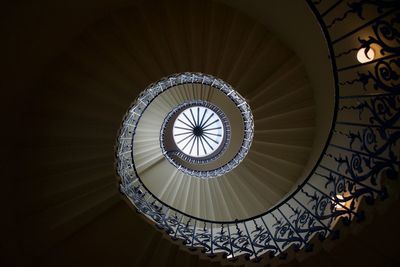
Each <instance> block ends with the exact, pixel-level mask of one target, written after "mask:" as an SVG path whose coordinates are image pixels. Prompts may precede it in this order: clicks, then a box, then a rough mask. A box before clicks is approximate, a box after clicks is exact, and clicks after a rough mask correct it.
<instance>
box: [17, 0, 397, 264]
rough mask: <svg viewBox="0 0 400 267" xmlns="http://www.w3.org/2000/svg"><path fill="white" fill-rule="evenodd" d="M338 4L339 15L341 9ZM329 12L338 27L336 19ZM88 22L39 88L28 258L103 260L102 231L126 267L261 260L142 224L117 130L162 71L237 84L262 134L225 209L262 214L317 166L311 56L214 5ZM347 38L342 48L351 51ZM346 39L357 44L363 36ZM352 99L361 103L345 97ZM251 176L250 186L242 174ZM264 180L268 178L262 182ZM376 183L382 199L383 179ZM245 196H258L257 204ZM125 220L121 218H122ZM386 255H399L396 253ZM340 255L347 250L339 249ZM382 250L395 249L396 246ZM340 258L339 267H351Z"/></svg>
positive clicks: (159, 8) (27, 208) (171, 5)
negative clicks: (120, 162)
mask: <svg viewBox="0 0 400 267" xmlns="http://www.w3.org/2000/svg"><path fill="white" fill-rule="evenodd" d="M345 2H346V1H345ZM319 7H320V8H321V10H320V11H321V13H323V10H328V9H329V4H327V3H326V2H325V3H322V4H321V5H320V6H319ZM336 8H337V9H339V11H337V13H338V14H342V13H344V12H340V10H342V9H343V10H346V5H345V4H343V5H339V6H338V7H336ZM394 9H395V8H394ZM149 10H151V12H150V11H149ZM199 10H201V12H199ZM332 10H333V12H332V13H333V14H336V13H335V12H336V11H335V8H334V9H332ZM395 10H396V9H395ZM385 11H386V10H385ZM332 13H331V14H332ZM310 14H311V13H310ZM393 14H396V11H395V12H394V13H393ZM329 16H330V15H329ZM329 16H328V17H327V18H326V23H327V24H328V22H330V21H332V20H331V17H329ZM332 18H334V16H333V15H332ZM355 20H356V19H355ZM89 26H90V27H89V28H87V29H86V30H85V31H84V32H83V34H80V35H79V37H77V39H76V40H74V41H73V42H72V43H71V44H70V45H69V48H68V49H66V50H65V51H64V54H62V55H61V57H59V58H58V59H57V61H55V62H53V64H52V65H51V68H50V69H51V71H48V73H47V74H49V73H50V75H47V76H46V77H45V78H43V79H42V81H41V82H40V83H39V85H38V88H44V89H43V90H38V91H37V92H35V94H32V98H31V99H30V100H29V102H30V103H29V106H31V107H34V109H32V110H34V112H33V114H29V117H30V118H31V119H30V120H29V121H27V122H26V127H28V128H29V129H32V132H31V133H30V134H29V136H27V137H26V138H27V140H28V142H27V143H28V145H27V146H26V147H24V150H23V151H24V154H25V158H26V159H25V161H26V168H25V169H24V170H21V172H22V174H23V175H21V177H23V178H21V179H19V184H18V188H21V189H20V190H21V193H22V195H23V196H24V198H26V199H28V200H29V201H26V202H24V203H23V205H21V207H20V208H18V218H19V220H20V222H19V223H18V232H19V233H20V234H21V236H22V238H21V240H19V241H18V243H19V245H20V246H21V247H24V248H25V247H26V248H32V249H31V251H29V250H28V249H26V250H25V251H24V252H23V255H33V256H31V258H29V257H26V258H24V257H20V258H19V259H18V262H19V263H20V265H23V266H24V265H29V264H28V262H29V261H33V262H35V264H36V265H44V266H46V265H50V266H51V265H53V266H54V264H55V263H59V262H58V259H59V258H62V257H65V254H64V252H65V253H70V256H71V257H70V258H69V259H68V260H66V261H65V265H67V266H68V265H69V266H79V265H85V264H86V266H87V265H88V264H89V263H91V260H85V261H86V262H85V263H83V262H84V261H80V260H81V259H80V258H78V257H77V256H76V257H75V256H74V253H76V251H77V250H82V251H85V250H87V255H91V256H92V257H93V261H94V262H96V259H94V258H95V256H96V255H95V254H96V253H94V252H91V251H90V249H87V248H88V247H91V246H95V245H94V243H96V242H97V243H102V242H104V241H103V240H102V237H101V236H102V235H104V236H105V237H107V238H109V240H113V238H114V239H115V237H117V238H118V240H119V241H120V242H121V243H119V245H117V244H116V243H118V242H119V241H116V242H115V240H114V242H110V247H112V246H114V245H115V246H120V247H119V249H120V250H119V251H123V252H121V253H119V252H116V251H111V250H109V249H108V248H106V246H104V251H103V253H102V254H103V255H102V256H99V255H97V257H99V258H98V260H99V261H101V260H100V259H103V261H102V262H101V263H100V265H101V264H103V265H113V264H117V265H121V266H122V265H124V264H127V262H129V263H128V264H127V265H128V266H130V264H133V265H136V266H154V265H158V266H161V265H166V266H194V265H196V264H198V265H206V266H220V265H230V264H236V265H241V264H251V262H249V263H247V261H245V260H244V259H242V258H239V259H238V261H237V262H236V263H235V262H229V261H228V262H227V261H226V260H224V259H222V257H221V256H220V255H219V256H217V257H216V258H215V259H214V260H213V258H207V257H206V256H204V255H198V254H200V253H192V254H190V253H188V252H187V249H186V248H185V247H184V246H182V245H181V244H178V245H177V243H171V242H170V240H167V239H166V238H165V235H162V234H161V233H160V232H157V231H154V227H152V226H151V225H150V224H147V222H142V221H139V220H137V217H139V216H137V215H136V214H134V213H131V212H130V210H129V209H128V208H127V207H126V204H125V203H121V197H120V195H119V192H118V191H117V187H116V184H115V171H114V169H115V167H114V166H113V162H114V155H112V151H113V149H114V148H113V147H114V145H115V139H116V132H117V129H118V128H119V127H120V122H121V118H122V116H123V114H124V113H125V112H126V109H127V107H128V106H129V105H130V104H131V102H132V100H133V99H135V97H136V96H137V95H138V94H139V93H140V92H141V91H142V90H143V88H146V86H148V85H149V84H150V83H152V82H154V81H157V80H159V79H160V78H162V77H165V76H168V75H170V74H172V73H179V72H186V71H193V72H203V73H210V74H212V75H215V76H217V77H220V78H222V79H224V80H226V81H227V82H229V83H230V84H232V86H233V87H234V88H235V89H237V90H238V91H239V92H240V93H241V94H242V95H243V96H244V97H245V98H246V99H247V100H248V102H249V104H250V105H251V108H252V111H253V115H254V118H255V129H256V131H255V135H256V136H255V138H254V143H253V145H252V151H251V152H249V154H248V155H247V157H246V162H244V163H243V166H239V167H238V169H237V170H235V172H234V174H235V175H234V177H232V178H233V179H230V180H229V181H228V182H227V183H225V184H224V185H223V188H225V189H224V190H228V189H229V191H230V193H229V194H230V195H231V202H230V204H227V205H228V206H229V205H231V207H228V208H226V209H227V210H230V211H232V214H227V215H226V216H227V217H228V218H229V219H232V218H238V217H242V218H245V217H249V216H252V215H255V214H258V213H260V212H261V211H264V210H266V209H268V207H272V206H273V205H274V204H276V203H277V202H279V200H280V199H282V198H283V197H285V196H286V194H288V193H290V191H291V190H292V189H294V188H295V187H296V185H297V183H298V182H299V181H301V180H302V179H303V178H304V177H306V176H307V175H308V173H309V171H310V168H309V166H308V167H307V168H305V165H306V164H307V161H308V160H309V157H308V156H309V154H310V153H311V150H312V149H313V139H314V136H315V135H316V134H318V133H316V131H318V129H315V122H314V117H315V109H314V108H315V104H316V103H314V99H313V91H312V86H311V85H310V82H309V80H308V78H307V75H306V71H305V68H304V66H303V64H302V63H301V61H300V60H299V59H298V58H297V57H296V55H295V54H294V53H293V52H292V51H290V49H287V48H285V46H284V45H282V43H280V42H279V40H278V39H277V38H276V37H274V36H273V35H272V34H270V33H269V32H268V31H267V30H266V29H265V27H264V26H263V25H261V24H260V23H258V22H256V21H254V20H253V19H250V18H248V17H247V16H245V15H244V14H243V13H241V12H239V11H236V10H235V9H233V8H227V7H226V6H224V5H223V4H220V3H214V2H208V1H204V2H203V1H195V2H194V1H185V3H184V4H183V3H182V2H181V1H168V2H164V1H160V2H157V4H156V3H155V2H154V3H148V2H144V1H143V2H140V3H139V4H138V5H137V6H133V7H129V8H126V9H124V10H120V11H118V12H115V13H112V14H111V15H110V14H108V15H107V18H106V19H103V20H101V21H100V22H98V23H96V24H93V25H89ZM340 27H341V26H340V25H339V28H333V30H332V34H333V35H334V36H336V37H340V33H341V32H342V31H343V32H345V30H343V28H340ZM354 27H355V26H354ZM85 28H86V27H85ZM193 29H196V30H193ZM197 29H198V30H197ZM335 31H337V32H335ZM206 33H208V35H207V34H206ZM335 34H336V35H335ZM340 45H341V44H340ZM340 45H339V48H340V49H338V51H342V50H345V49H342V47H341V46H340ZM346 45H347V47H352V43H351V44H349V43H346ZM344 47H346V46H344ZM338 51H336V52H337V54H338V53H339V52H338ZM350 55H352V54H350ZM338 62H339V63H340V64H341V66H346V64H347V65H350V64H348V63H349V62H351V63H352V64H355V63H354V62H352V61H351V60H350V59H347V58H344V59H343V58H340V59H338ZM349 73H353V72H352V71H349V72H346V73H345V74H343V75H344V76H343V77H344V78H343V80H341V81H340V82H343V83H344V82H345V81H346V80H347V77H350V76H351V74H349ZM354 73H355V72H354ZM346 86H347V89H346V91H343V92H346V94H347V96H350V95H351V94H356V93H357V92H358V88H356V87H351V85H350V84H347V85H346ZM369 92H370V91H368V93H369ZM375 93H376V92H375ZM379 93H381V92H379ZM349 99H350V98H349ZM344 101H350V100H343V101H342V103H344ZM345 106H346V105H345ZM342 108H343V109H342V110H343V112H341V113H340V114H339V118H340V119H341V120H342V121H346V120H351V121H357V120H358V116H359V114H358V113H356V112H352V110H351V108H347V109H346V108H345V107H342ZM366 121H367V120H364V122H366ZM396 127H397V126H396ZM346 129H347V128H346V127H345V126H342V127H341V128H340V127H338V128H337V129H336V130H337V131H336V132H335V133H334V135H335V139H334V141H336V144H340V143H341V142H342V141H343V140H344V139H345V138H344V137H343V134H342V133H343V132H344V131H345V130H346ZM393 131H395V129H393ZM23 137H24V138H25V136H23ZM21 140H22V139H21ZM24 143H25V142H24ZM149 148H150V147H149ZM330 156H331V157H327V159H326V162H325V163H332V164H334V157H333V156H337V155H332V154H331V155H330ZM16 157H17V156H16ZM28 159H29V160H28ZM312 165H313V164H311V166H312ZM244 176H246V183H245V184H243V183H242V182H241V181H240V177H244ZM264 176H267V177H269V179H268V180H264V179H260V177H264ZM30 177H35V179H30ZM247 177H248V178H247ZM182 178H183V177H181V178H178V177H175V178H174V179H171V180H174V181H171V183H170V186H169V189H168V190H170V189H172V188H173V189H174V190H175V191H178V192H179V191H184V190H186V189H184V188H187V187H189V186H190V185H189V184H187V183H186V184H185V182H180V180H181V179H182ZM232 180H233V181H232ZM229 183H233V184H234V186H231V185H229ZM235 184H236V185H240V186H241V187H240V190H235V188H236V185H235ZM368 185H369V184H368ZM219 187H222V184H221V185H219ZM227 188H228V189H227ZM376 188H377V189H376V190H377V193H376V195H378V196H379V195H380V194H381V192H380V191H379V190H380V184H379V186H377V187H376ZM210 191H211V190H210ZM265 191H268V192H271V194H265V193H264V192H265ZM244 192H246V194H244ZM229 194H228V195H229ZM216 195H218V194H216ZM222 195H225V194H222ZM246 195H247V196H251V197H250V198H249V199H247V198H246V197H245V196H246ZM376 195H374V197H376ZM182 196H183V195H181V196H179V197H178V195H174V194H171V199H170V202H171V203H174V205H180V204H181V203H187V202H188V201H190V199H186V200H185V201H183V200H182ZM190 197H192V201H193V203H194V202H195V201H197V198H196V194H192V195H190ZM221 197H222V196H221ZM215 201H217V202H219V201H220V199H218V200H215ZM226 202H227V201H226ZM228 202H229V201H228ZM239 203H248V206H246V207H245V208H242V209H237V207H240V204H239ZM245 205H247V204H245ZM178 207H179V206H178ZM250 207H251V208H250ZM181 208H182V207H179V209H181ZM224 209H225V208H224ZM198 210H199V209H198ZM127 211H128V212H127ZM354 217H356V216H354ZM211 218H212V217H211ZM116 219H117V220H118V219H119V220H120V224H119V225H118V224H117V223H116V222H115V221H114V220H116ZM128 222H129V223H128ZM383 224H384V223H383ZM108 227H110V228H112V227H114V229H113V234H115V236H112V237H111V236H108V235H109V233H104V229H106V228H108ZM120 228H121V229H120ZM33 229H34V230H33ZM124 229H131V230H132V231H128V230H124ZM133 229H134V231H133ZM110 235H111V234H110ZM43 237H45V238H43ZM138 237H140V238H139V239H140V240H142V243H140V244H139V245H135V249H136V250H137V253H138V254H139V255H140V256H137V257H135V259H134V260H131V261H129V260H126V259H127V258H128V256H127V255H129V253H130V252H131V251H130V250H129V249H128V248H129V246H130V245H131V243H130V242H129V241H128V240H135V239H136V238H138ZM360 239H361V240H362V238H360ZM77 240H78V241H77ZM88 240H92V241H88ZM93 240H96V241H93ZM76 242H78V243H79V242H80V245H79V246H77V245H76ZM363 242H365V243H366V244H367V243H368V238H366V239H365V240H363V241H361V242H359V243H357V242H356V244H353V243H352V244H353V245H354V247H357V246H358V247H359V250H360V251H362V250H363V248H364V245H363V244H362V243H363ZM369 245H371V246H373V245H374V244H369ZM375 245H376V244H375ZM77 248H78V249H77ZM291 249H292V248H291ZM392 249H393V248H392ZM338 250H339V252H338ZM376 250H377V251H379V248H377V249H376ZM387 251H391V250H390V248H387ZM107 253H109V254H107ZM335 253H339V254H340V249H336V250H335ZM335 253H333V252H332V253H329V252H326V251H324V252H321V254H320V255H318V256H316V257H315V258H314V260H313V259H312V258H311V259H310V260H307V261H305V262H303V263H297V262H292V263H288V264H289V265H290V266H298V265H301V266H310V265H311V266H313V264H314V266H320V264H321V263H325V262H324V261H323V259H324V257H325V258H330V259H332V260H334V259H335V257H336V254H335ZM345 254H346V252H342V254H341V255H345ZM362 254H363V253H360V255H362ZM381 254H383V255H386V251H381ZM266 257H267V258H268V256H266ZM370 257H372V256H370ZM116 259H118V260H116ZM125 260H126V261H125ZM267 261H268V259H267ZM133 262H134V263H133ZM278 262H279V263H278V264H285V263H286V262H285V261H278ZM365 262H368V260H365ZM372 262H373V260H372ZM387 262H388V266H390V265H389V264H390V262H392V263H393V262H396V260H395V259H391V258H390V257H387ZM336 263H337V264H336V265H335V266H346V265H345V264H344V263H341V262H336ZM393 266H396V265H395V264H394V265H393Z"/></svg>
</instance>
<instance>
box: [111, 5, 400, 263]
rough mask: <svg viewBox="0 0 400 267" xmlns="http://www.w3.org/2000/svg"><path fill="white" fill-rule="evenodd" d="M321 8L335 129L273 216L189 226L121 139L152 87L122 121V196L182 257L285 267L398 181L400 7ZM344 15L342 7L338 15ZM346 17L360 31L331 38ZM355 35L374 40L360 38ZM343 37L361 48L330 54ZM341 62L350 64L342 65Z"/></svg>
mask: <svg viewBox="0 0 400 267" xmlns="http://www.w3.org/2000/svg"><path fill="white" fill-rule="evenodd" d="M324 2H325V1H323V0H322V1H315V0H314V1H311V0H307V3H308V4H309V6H310V8H311V10H312V11H313V13H314V14H315V17H316V19H317V20H318V22H319V23H320V26H321V29H322V31H323V34H324V36H325V38H326V41H327V47H328V52H329V54H330V60H331V63H332V69H333V73H332V75H333V76H334V79H335V89H336V103H335V107H336V108H335V114H334V120H333V122H332V128H331V132H330V136H329V139H328V140H327V144H326V147H325V148H324V149H323V151H322V152H321V156H320V158H319V160H318V162H317V165H316V166H315V167H314V169H313V171H312V173H311V174H310V175H309V177H308V178H307V179H306V180H305V181H304V182H303V183H302V184H300V185H299V186H298V188H297V189H296V190H294V192H293V193H292V194H290V195H289V196H288V197H287V198H286V199H284V200H283V201H281V202H280V203H279V204H277V205H276V206H275V207H274V208H272V209H270V210H268V211H266V212H265V213H263V214H260V215H258V216H255V217H252V218H248V219H245V220H236V221H229V222H225V221H208V220H204V219H201V218H196V217H193V216H190V215H188V214H184V213H182V212H180V211H179V210H175V209H174V208H172V207H168V206H167V205H165V204H164V203H162V202H160V201H159V200H158V199H157V198H155V197H154V196H153V195H152V194H151V192H148V190H147V189H146V187H145V186H144V185H143V184H142V183H141V181H140V179H139V177H137V175H136V173H135V171H134V166H133V164H132V161H131V151H132V149H134V148H133V147H132V142H131V140H130V139H129V138H130V137H131V136H132V134H133V133H134V130H135V125H136V122H137V121H138V119H139V117H140V113H141V112H142V111H143V109H144V108H145V105H142V104H141V103H147V101H148V100H147V99H145V98H146V96H147V95H151V94H154V95H156V94H157V93H156V92H152V90H153V89H154V88H157V87H159V86H160V85H159V84H154V85H152V86H151V87H149V89H148V91H147V93H146V94H143V95H140V96H139V97H138V99H137V101H136V103H135V104H134V106H133V108H131V109H130V112H129V113H128V114H127V115H126V117H125V119H124V124H123V126H122V128H121V130H120V134H119V138H118V146H117V149H116V153H117V172H118V176H119V177H120V178H121V180H120V190H121V192H122V193H123V194H124V195H125V196H126V197H127V199H128V200H129V201H130V202H131V203H132V204H133V205H134V206H135V207H136V209H137V211H138V212H140V213H142V214H143V215H144V216H146V217H147V218H149V219H150V220H152V221H153V222H154V223H155V225H156V226H157V227H158V228H159V229H162V230H164V231H165V232H166V233H167V234H169V235H170V236H171V238H172V239H179V240H183V243H184V244H185V245H186V246H188V247H189V248H190V249H201V251H202V252H204V253H206V254H207V255H209V256H210V257H213V256H215V255H216V254H222V255H223V256H224V257H225V258H228V259H229V260H235V259H236V258H237V257H238V256H241V255H244V257H245V258H246V259H248V260H252V261H259V260H261V259H262V258H265V257H267V258H268V257H278V258H280V259H285V258H286V257H287V255H288V249H293V250H294V251H299V250H305V251H311V250H312V249H313V244H312V242H313V238H315V237H317V238H318V239H320V240H324V239H327V238H330V239H337V238H339V237H340V232H339V229H338V228H337V227H336V225H337V223H338V222H339V221H342V222H343V223H344V225H351V223H352V222H353V221H361V220H363V219H364V217H365V216H368V214H364V211H363V210H361V209H360V206H359V204H360V202H361V201H362V199H365V201H366V203H367V204H373V203H374V202H376V201H377V200H378V199H379V200H384V199H386V198H388V197H390V196H389V193H388V189H387V188H386V186H385V183H384V180H385V179H396V178H398V173H399V161H400V155H399V154H400V149H399V138H400V125H399V124H400V122H399V118H400V80H399V79H400V70H399V67H400V64H399V62H400V55H399V50H400V42H399V35H398V33H399V31H400V29H399V19H398V18H399V17H400V11H399V4H398V3H399V2H398V1H396V0H394V1H390V0H386V1H384V0H382V1H378V0H375V1H350V0H349V1H337V2H338V3H339V2H341V3H342V4H341V5H339V4H337V3H336V2H335V3H334V4H332V5H331V6H330V7H329V8H327V9H326V5H325V6H324ZM355 3H356V4H355ZM352 4H353V5H352ZM343 6H344V7H346V8H348V10H347V11H344V13H343ZM367 6H374V7H376V16H375V17H367V15H366V13H365V14H364V12H363V10H364V9H365V8H366V7H367ZM323 7H324V9H323V10H322V8H323ZM320 9H321V10H320ZM346 12H347V13H346ZM351 13H354V14H355V15H356V16H352V17H351V19H353V23H354V19H355V18H356V19H358V20H359V23H358V25H361V26H359V27H357V28H354V29H351V30H350V31H349V32H342V33H338V32H337V31H335V32H333V31H334V30H335V27H336V25H338V24H339V23H346V21H347V20H348V19H350V16H345V17H343V14H351ZM328 14H338V15H337V18H335V19H333V21H335V23H333V24H332V16H331V17H330V19H329V20H328V19H326V16H327V15H328ZM352 25H353V24H352ZM361 31H366V32H370V33H373V35H372V36H369V37H367V38H365V37H363V38H359V36H361ZM363 36H365V35H363ZM383 37H384V38H383ZM348 38H353V39H355V40H357V41H358V43H359V46H356V47H349V48H348V50H347V51H349V52H348V53H342V52H340V51H337V50H338V49H337V46H338V45H339V44H341V43H342V42H344V41H345V40H347V39H348ZM372 45H374V46H375V47H376V46H378V47H380V51H379V53H380V57H378V59H376V60H373V61H371V62H369V63H367V64H364V65H363V64H358V63H357V62H354V64H348V62H351V59H350V58H355V51H357V50H358V49H359V48H366V49H368V48H370V47H371V46H372ZM346 57H347V58H348V60H347V61H342V60H343V59H346ZM340 62H347V65H345V64H344V63H340ZM187 79H191V76H190V75H188V77H187ZM199 82H201V81H199ZM211 82H212V81H211ZM214 82H218V80H216V81H214ZM162 89H163V88H160V90H162Z"/></svg>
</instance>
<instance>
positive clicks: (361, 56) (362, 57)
mask: <svg viewBox="0 0 400 267" xmlns="http://www.w3.org/2000/svg"><path fill="white" fill-rule="evenodd" d="M365 50H366V48H361V49H360V50H358V52H357V60H358V61H359V62H360V63H367V62H370V61H372V60H374V58H375V51H374V50H373V49H372V48H370V49H369V50H368V53H367V54H365Z"/></svg>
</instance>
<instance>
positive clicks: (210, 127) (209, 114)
mask: <svg viewBox="0 0 400 267" xmlns="http://www.w3.org/2000/svg"><path fill="white" fill-rule="evenodd" d="M224 133H225V128H224V124H223V122H222V119H221V118H220V116H219V115H218V114H217V113H216V112H214V111H213V110H212V109H210V108H208V107H205V106H191V107H189V108H187V109H185V110H183V111H182V112H181V113H180V114H179V115H178V116H177V117H176V119H175V122H174V125H173V132H172V134H173V139H174V141H175V144H176V146H177V147H178V149H179V150H180V151H181V152H182V153H184V154H185V155H188V156H191V157H194V158H202V157H207V156H209V155H211V154H213V153H214V152H215V151H216V150H217V149H218V148H219V147H220V146H221V145H222V143H223V140H224Z"/></svg>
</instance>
